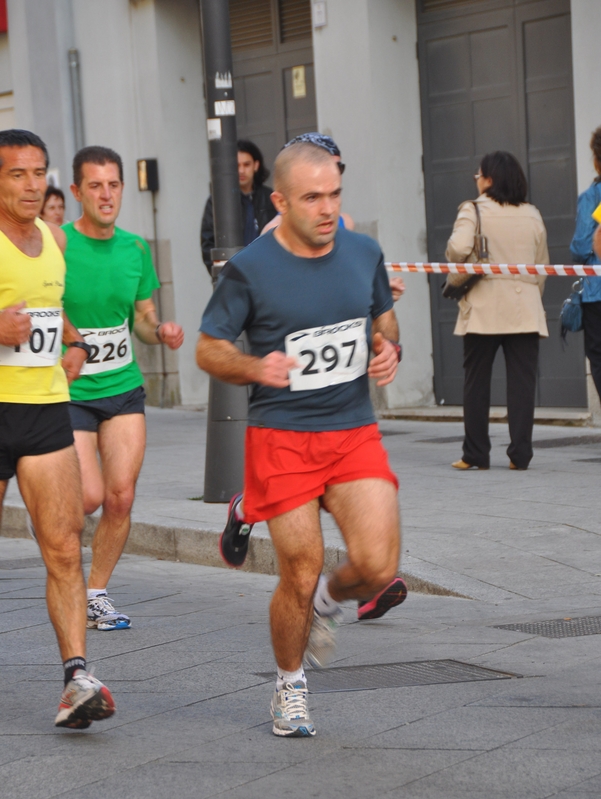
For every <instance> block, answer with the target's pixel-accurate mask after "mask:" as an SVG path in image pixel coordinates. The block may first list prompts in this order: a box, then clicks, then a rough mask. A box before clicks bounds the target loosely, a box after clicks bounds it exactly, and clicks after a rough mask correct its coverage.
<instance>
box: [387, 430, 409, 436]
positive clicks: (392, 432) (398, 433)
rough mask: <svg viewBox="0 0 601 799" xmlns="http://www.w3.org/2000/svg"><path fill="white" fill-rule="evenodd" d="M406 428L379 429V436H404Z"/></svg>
mask: <svg viewBox="0 0 601 799" xmlns="http://www.w3.org/2000/svg"><path fill="white" fill-rule="evenodd" d="M407 433H408V431H407V430H380V435H381V436H406V435H407Z"/></svg>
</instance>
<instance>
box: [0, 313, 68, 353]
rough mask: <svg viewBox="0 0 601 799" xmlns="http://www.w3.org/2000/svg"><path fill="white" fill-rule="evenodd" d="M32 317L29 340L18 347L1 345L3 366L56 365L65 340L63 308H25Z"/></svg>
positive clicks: (0, 351)
mask: <svg viewBox="0 0 601 799" xmlns="http://www.w3.org/2000/svg"><path fill="white" fill-rule="evenodd" d="M21 313H24V314H25V313H26V314H28V315H29V316H30V317H31V332H30V334H29V341H27V342H26V343H25V344H19V345H18V346H16V347H4V346H0V365H1V366H54V365H55V364H56V363H58V359H59V358H60V354H61V344H62V340H63V309H62V308H24V309H23V310H22V311H21Z"/></svg>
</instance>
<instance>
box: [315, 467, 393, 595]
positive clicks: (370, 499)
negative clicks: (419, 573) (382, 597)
mask: <svg viewBox="0 0 601 799" xmlns="http://www.w3.org/2000/svg"><path fill="white" fill-rule="evenodd" d="M324 500H325V504H326V507H327V509H328V510H329V511H330V513H331V514H332V515H333V516H334V519H335V520H336V523H337V524H338V527H339V528H340V532H341V533H342V537H343V538H344V540H345V543H346V549H347V559H346V560H345V561H344V562H343V563H341V564H340V565H339V566H338V567H337V568H336V569H335V570H334V571H333V572H332V574H331V576H330V579H329V581H328V591H329V593H330V596H331V597H332V599H334V600H336V601H337V602H343V601H344V600H346V599H371V597H373V596H374V594H376V593H377V592H378V591H380V590H382V588H384V587H385V586H386V585H387V584H388V583H389V582H390V581H391V580H392V579H393V578H394V577H395V575H396V573H397V570H398V564H399V553H400V546H401V532H400V521H399V509H398V503H397V491H396V488H395V486H394V485H393V484H392V483H391V482H389V481H388V480H383V479H380V478H368V479H363V480H353V481H352V482H350V483H338V484H336V485H331V486H328V487H327V488H326V492H325V496H324Z"/></svg>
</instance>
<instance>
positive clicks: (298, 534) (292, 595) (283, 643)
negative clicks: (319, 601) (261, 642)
mask: <svg viewBox="0 0 601 799" xmlns="http://www.w3.org/2000/svg"><path fill="white" fill-rule="evenodd" d="M268 526H269V533H270V535H271V540H272V541H273V545H274V547H275V550H276V552H277V556H278V562H279V568H280V582H279V583H278V586H277V588H276V590H275V592H274V594H273V597H272V599H271V605H270V609H269V610H270V619H271V640H272V644H273V651H274V655H275V659H276V663H277V665H278V666H279V667H280V668H281V669H285V670H286V671H296V670H297V669H299V668H300V667H301V663H302V659H303V654H304V652H305V648H306V646H307V640H308V638H309V631H310V629H311V622H312V619H313V594H314V593H315V588H316V586H317V580H318V579H319V575H320V574H321V569H322V566H323V539H322V535H321V525H320V522H319V503H318V501H317V500H316V499H314V500H311V502H308V503H307V504H305V505H302V506H301V507H300V508H295V509H294V510H291V511H289V512H288V513H283V514H281V515H280V516H276V517H275V518H274V519H270V521H269V522H268Z"/></svg>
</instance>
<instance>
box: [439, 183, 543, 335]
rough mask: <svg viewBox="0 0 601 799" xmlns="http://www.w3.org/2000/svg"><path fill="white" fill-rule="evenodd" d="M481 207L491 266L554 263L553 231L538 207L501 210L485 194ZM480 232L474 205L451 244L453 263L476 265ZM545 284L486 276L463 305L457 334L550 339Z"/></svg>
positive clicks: (466, 206)
mask: <svg viewBox="0 0 601 799" xmlns="http://www.w3.org/2000/svg"><path fill="white" fill-rule="evenodd" d="M475 202H477V203H478V208H479V210H480V217H481V232H482V234H483V235H484V236H486V237H487V239H488V252H489V256H490V257H489V260H490V263H494V264H548V263H549V250H548V248H547V231H546V229H545V224H544V222H543V220H542V217H541V215H540V213H539V212H538V210H537V209H536V208H535V207H534V206H533V205H530V204H529V203H524V204H523V205H518V206H516V205H501V204H500V203H497V202H495V200H492V199H491V198H490V197H488V195H486V194H481V195H480V196H479V197H478V199H477V200H475ZM475 230H476V211H475V209H474V206H473V205H472V203H471V202H466V203H463V204H462V205H460V206H459V214H458V215H457V219H456V220H455V224H454V225H453V233H452V234H451V238H450V239H449V241H448V243H447V250H446V258H447V260H448V261H449V262H451V263H456V262H466V261H467V262H470V261H471V262H472V263H473V262H475V260H476V259H475V257H473V256H472V255H471V252H472V249H473V246H474V233H475ZM449 277H451V278H453V277H454V276H449ZM545 280H546V278H545V277H543V276H536V275H486V276H485V277H484V278H482V279H481V280H480V281H479V282H478V283H476V285H475V286H474V288H473V289H471V291H469V292H468V293H467V294H466V295H465V297H464V298H463V299H462V300H460V301H459V316H458V317H457V324H456V325H455V331H454V332H455V335H456V336H465V334H466V333H480V334H483V335H503V334H507V333H538V334H539V335H540V336H543V337H547V336H548V335H549V331H548V329H547V320H546V318H545V311H544V309H543V303H542V299H541V297H542V293H543V288H544V283H545ZM451 282H453V281H452V280H451Z"/></svg>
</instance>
